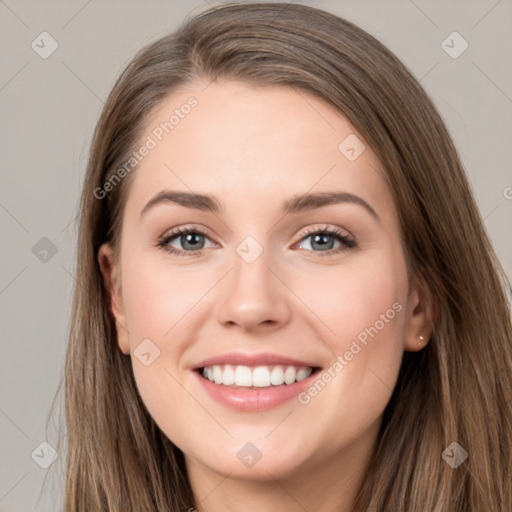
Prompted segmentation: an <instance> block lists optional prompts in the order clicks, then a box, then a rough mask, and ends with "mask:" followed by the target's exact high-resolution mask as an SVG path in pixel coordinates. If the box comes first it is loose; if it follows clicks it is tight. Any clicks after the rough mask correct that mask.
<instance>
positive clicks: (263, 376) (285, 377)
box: [201, 364, 313, 388]
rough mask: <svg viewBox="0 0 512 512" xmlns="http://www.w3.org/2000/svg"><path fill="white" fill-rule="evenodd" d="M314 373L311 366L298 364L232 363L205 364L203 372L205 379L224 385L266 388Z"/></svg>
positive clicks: (302, 378)
mask: <svg viewBox="0 0 512 512" xmlns="http://www.w3.org/2000/svg"><path fill="white" fill-rule="evenodd" d="M312 373H313V368H311V367H296V366H282V365H274V366H256V367H250V366H243V365H239V366H235V365H230V364H224V365H214V366H205V367H204V368H202V371H201V374H202V375H203V377H204V378H205V379H208V380H209V381H210V382H214V383H215V384H222V385H223V386H236V387H243V388H253V387H254V388H266V387H273V386H281V385H283V384H285V385H290V384H293V383H295V382H300V381H302V380H304V379H306V378H307V377H309V376H310V375H311V374H312Z"/></svg>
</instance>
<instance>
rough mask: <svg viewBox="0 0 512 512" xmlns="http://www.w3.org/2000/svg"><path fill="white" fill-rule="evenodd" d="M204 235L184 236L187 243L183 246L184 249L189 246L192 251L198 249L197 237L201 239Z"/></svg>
mask: <svg viewBox="0 0 512 512" xmlns="http://www.w3.org/2000/svg"><path fill="white" fill-rule="evenodd" d="M201 236H202V235H200V234H198V233H187V234H186V235H183V237H184V238H185V243H184V244H183V247H184V248H187V247H186V246H187V244H190V245H191V246H190V247H189V248H190V249H197V240H196V237H201Z"/></svg>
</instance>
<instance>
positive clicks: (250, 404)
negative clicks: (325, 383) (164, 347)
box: [194, 370, 318, 412]
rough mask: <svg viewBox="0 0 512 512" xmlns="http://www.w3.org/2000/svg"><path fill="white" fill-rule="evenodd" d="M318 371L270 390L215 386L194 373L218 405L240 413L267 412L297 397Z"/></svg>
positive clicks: (197, 373)
mask: <svg viewBox="0 0 512 512" xmlns="http://www.w3.org/2000/svg"><path fill="white" fill-rule="evenodd" d="M317 373H318V370H317V371H315V372H313V373H312V374H311V375H310V376H309V377H307V378H305V379H304V380H301V381H300V382H294V383H293V384H282V385H281V386H272V387H268V388H233V387H231V386H224V385H223V384H215V383H214V382H211V381H209V380H208V379H205V378H204V377H202V376H201V375H200V374H199V372H197V371H194V374H195V375H196V378H197V379H199V382H200V384H201V386H203V388H204V390H205V391H206V392H207V393H208V394H209V395H210V396H211V397H212V398H213V399H214V400H215V401H216V402H218V403H220V404H222V405H226V406H228V407H230V408H232V409H236V410H238V411H246V412H247V411H266V410H269V409H272V408H274V407H277V406H279V405H281V404H283V403H285V402H287V401H288V400H291V399H292V398H294V397H296V396H297V395H298V394H300V393H301V392H302V391H304V389H305V388H307V387H308V386H309V385H310V384H311V382H312V381H313V380H314V379H315V378H316V377H317Z"/></svg>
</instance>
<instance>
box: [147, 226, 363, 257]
mask: <svg viewBox="0 0 512 512" xmlns="http://www.w3.org/2000/svg"><path fill="white" fill-rule="evenodd" d="M188 234H198V235H202V236H204V237H206V238H210V237H209V236H208V235H207V234H206V233H205V232H204V231H202V230H201V229H198V228H193V227H187V228H175V229H173V230H172V231H170V232H168V233H166V234H165V235H163V236H162V237H161V238H160V239H159V240H158V243H157V246H158V247H159V248H161V249H163V250H165V251H167V252H168V253H170V254H174V255H176V256H198V255H200V253H201V251H202V250H204V249H199V250H198V251H195V252H193V251H182V250H181V249H175V248H174V247H171V246H170V245H169V242H171V241H172V240H174V239H175V238H177V237H179V236H182V235H188ZM320 234H323V235H328V236H332V237H333V238H336V239H338V241H340V242H341V244H342V246H341V247H338V248H337V249H329V250H328V251H312V250H310V251H311V252H314V253H316V255H317V256H320V257H324V256H333V255H334V254H338V253H341V252H343V251H346V250H347V249H353V248H354V247H356V243H355V241H354V240H352V239H351V238H349V237H348V236H347V235H345V234H343V233H342V232H341V231H339V230H337V229H330V228H328V227H325V228H321V229H318V228H314V229H309V230H306V231H303V232H302V233H301V234H300V235H299V236H300V238H299V241H298V242H302V241H303V239H304V238H308V237H310V236H312V235H320ZM215 243H216V242H215ZM305 250H309V249H305Z"/></svg>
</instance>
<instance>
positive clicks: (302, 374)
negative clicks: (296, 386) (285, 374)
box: [295, 368, 313, 382]
mask: <svg viewBox="0 0 512 512" xmlns="http://www.w3.org/2000/svg"><path fill="white" fill-rule="evenodd" d="M312 372H313V370H312V369H311V368H301V369H300V370H299V371H298V372H297V375H296V377H295V380H296V381H297V382H300V381H301V380H304V379H307V378H308V377H309V376H310V375H311V373H312Z"/></svg>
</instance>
